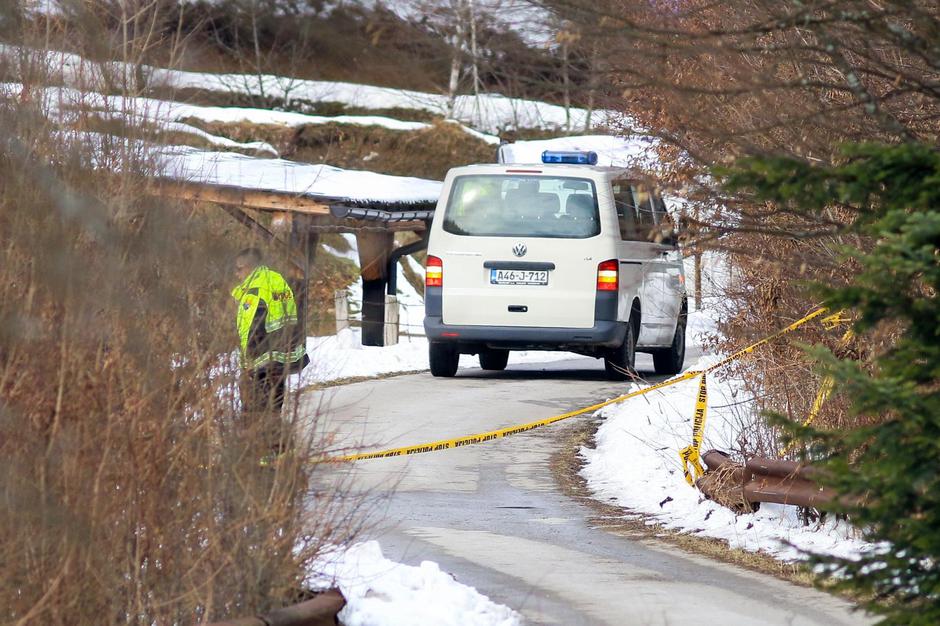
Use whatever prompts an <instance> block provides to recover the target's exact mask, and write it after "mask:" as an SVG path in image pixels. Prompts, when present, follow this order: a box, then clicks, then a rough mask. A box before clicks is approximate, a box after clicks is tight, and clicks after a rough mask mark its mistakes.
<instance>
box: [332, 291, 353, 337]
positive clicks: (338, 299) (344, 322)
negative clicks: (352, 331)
mask: <svg viewBox="0 0 940 626" xmlns="http://www.w3.org/2000/svg"><path fill="white" fill-rule="evenodd" d="M333 307H334V309H335V310H336V332H337V333H339V331H341V330H345V329H347V328H349V297H348V296H347V294H346V290H345V289H337V290H336V291H334V292H333Z"/></svg>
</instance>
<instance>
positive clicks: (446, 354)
mask: <svg viewBox="0 0 940 626" xmlns="http://www.w3.org/2000/svg"><path fill="white" fill-rule="evenodd" d="M428 361H429V362H430V364H431V375H432V376H439V377H444V378H451V377H453V375H454V374H456V373H457V364H458V363H459V362H460V353H459V352H458V351H457V346H455V345H452V344H449V343H433V342H432V343H430V344H428Z"/></svg>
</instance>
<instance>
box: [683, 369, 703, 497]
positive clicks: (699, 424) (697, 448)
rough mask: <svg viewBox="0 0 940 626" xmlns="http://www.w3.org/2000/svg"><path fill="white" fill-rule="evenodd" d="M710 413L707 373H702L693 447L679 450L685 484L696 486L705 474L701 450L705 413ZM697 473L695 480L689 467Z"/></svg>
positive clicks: (694, 422)
mask: <svg viewBox="0 0 940 626" xmlns="http://www.w3.org/2000/svg"><path fill="white" fill-rule="evenodd" d="M707 411H708V389H707V387H706V386H705V372H702V378H701V380H699V383H698V393H697V394H696V396H695V418H694V419H693V420H692V445H688V446H686V447H684V448H682V449H681V450H679V458H680V459H682V475H683V476H685V482H687V483H689V485H694V484H695V481H696V480H698V479H699V478H701V477H702V475H703V474H705V468H704V467H702V461H701V456H700V454H701V449H702V438H703V437H704V436H705V413H706V412H707ZM690 466H691V467H692V470H693V471H694V472H695V478H694V479H693V478H692V473H691V472H690V471H689V467H690Z"/></svg>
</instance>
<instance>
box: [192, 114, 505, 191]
mask: <svg viewBox="0 0 940 626" xmlns="http://www.w3.org/2000/svg"><path fill="white" fill-rule="evenodd" d="M186 122H187V123H189V124H191V125H193V126H198V127H200V128H202V129H203V130H206V131H208V132H210V133H212V134H214V135H221V136H224V137H228V138H230V139H234V140H236V141H241V142H246V141H267V142H268V143H271V144H272V145H274V147H275V148H277V149H278V151H279V152H280V154H281V156H283V157H284V158H289V159H293V160H296V161H303V162H307V163H328V164H330V165H333V166H336V167H342V168H348V169H368V170H369V171H373V172H379V173H382V174H392V175H396V176H417V177H419V178H429V179H433V180H443V178H444V174H446V173H447V170H448V169H450V168H451V167H457V166H459V165H467V164H470V163H490V162H493V161H495V159H496V148H495V147H493V146H491V145H490V144H487V143H486V142H484V141H482V140H481V139H478V138H477V137H474V136H473V135H470V134H469V133H467V132H465V131H463V130H461V128H460V127H459V126H457V125H456V124H452V123H448V122H434V124H433V125H432V126H431V127H430V128H427V129H423V130H418V131H409V132H405V131H398V130H389V129H387V128H383V127H380V126H356V125H353V124H311V125H308V126H301V127H298V128H283V127H280V126H272V125H259V124H248V123H241V124H219V123H211V124H209V123H204V122H200V121H199V120H194V119H189V120H186Z"/></svg>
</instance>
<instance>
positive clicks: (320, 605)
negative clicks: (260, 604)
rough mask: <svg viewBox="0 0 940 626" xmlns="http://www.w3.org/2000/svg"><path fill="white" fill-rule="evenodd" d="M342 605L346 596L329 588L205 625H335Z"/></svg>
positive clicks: (344, 603) (344, 604)
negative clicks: (303, 598)
mask: <svg viewBox="0 0 940 626" xmlns="http://www.w3.org/2000/svg"><path fill="white" fill-rule="evenodd" d="M344 606H346V598H344V597H343V594H342V593H340V591H339V589H330V590H328V591H324V592H323V593H319V594H317V595H316V597H314V598H313V599H311V600H307V601H306V602H301V603H300V604H294V605H291V606H286V607H284V608H281V609H274V610H273V611H269V612H268V613H264V614H261V615H257V616H254V617H241V618H238V619H234V620H227V621H224V622H213V623H211V624H206V625H205V626H336V624H338V623H339V622H338V620H337V617H336V616H337V614H338V613H339V612H340V611H341V610H342V609H343V607H344Z"/></svg>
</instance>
